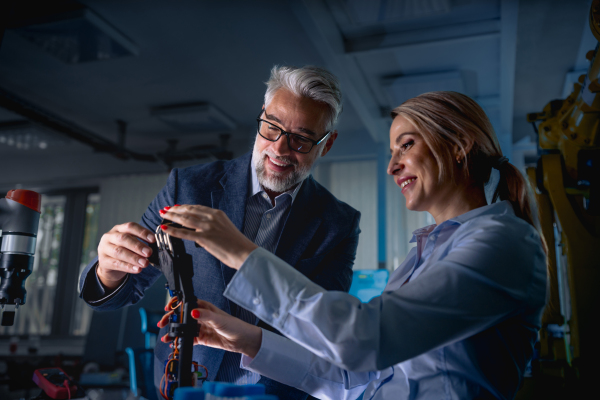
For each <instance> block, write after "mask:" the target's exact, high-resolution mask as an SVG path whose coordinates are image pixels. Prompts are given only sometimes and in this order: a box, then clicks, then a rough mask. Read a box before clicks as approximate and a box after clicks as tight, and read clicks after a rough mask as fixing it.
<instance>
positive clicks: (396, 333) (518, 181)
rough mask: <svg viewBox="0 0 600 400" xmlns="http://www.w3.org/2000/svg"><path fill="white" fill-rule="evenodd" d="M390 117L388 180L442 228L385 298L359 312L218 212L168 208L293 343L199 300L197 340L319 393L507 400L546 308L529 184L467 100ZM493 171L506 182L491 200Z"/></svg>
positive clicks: (409, 107) (434, 102)
mask: <svg viewBox="0 0 600 400" xmlns="http://www.w3.org/2000/svg"><path fill="white" fill-rule="evenodd" d="M392 117H393V123H392V126H391V129H390V149H391V153H392V158H391V161H390V164H389V167H388V174H390V175H391V176H392V177H393V179H394V181H395V182H396V183H397V184H398V186H399V187H400V190H402V194H403V195H404V196H405V198H406V207H407V208H408V209H410V210H416V211H427V212H429V213H430V214H431V215H432V216H433V217H434V219H435V222H436V223H435V225H431V226H426V227H423V228H421V229H418V230H417V231H415V232H414V238H413V239H414V240H415V241H416V243H417V246H416V247H415V248H413V250H412V251H411V252H410V254H409V255H408V256H407V258H406V260H405V261H404V262H403V263H402V264H401V265H400V266H399V267H398V268H397V269H396V270H395V271H394V272H393V274H392V275H391V277H390V280H389V283H388V285H387V287H386V289H385V291H384V293H383V294H382V295H381V296H379V297H376V298H374V299H372V300H371V301H370V302H369V303H367V304H362V303H361V302H360V301H359V300H358V299H356V298H354V297H352V296H351V295H349V294H346V293H342V292H327V291H325V290H324V289H323V288H321V287H319V286H317V285H315V284H314V283H312V282H311V281H310V280H308V279H307V278H305V277H304V276H303V275H302V274H301V273H299V272H298V271H296V270H295V269H294V268H293V267H291V266H289V265H287V264H286V263H285V262H283V261H282V260H280V259H278V258H277V257H276V256H274V255H273V254H271V253H269V252H267V251H265V250H264V249H261V248H258V247H257V246H256V245H254V244H253V243H252V242H250V241H249V240H248V239H246V238H245V237H244V236H243V235H242V234H241V233H239V231H237V230H236V229H235V227H233V225H232V224H231V222H230V221H229V220H228V219H227V217H226V216H224V215H223V214H222V213H220V212H219V211H218V210H213V209H210V208H206V207H201V206H191V205H183V206H178V207H173V208H171V209H170V210H169V212H168V213H167V214H166V215H165V217H166V218H167V219H170V220H173V221H175V222H178V223H180V224H182V225H184V226H186V227H188V228H191V229H192V230H182V229H175V228H172V227H166V226H165V227H163V228H165V229H166V231H167V232H168V233H169V234H171V235H173V236H176V237H181V238H183V239H188V240H193V241H195V242H196V243H198V244H199V245H201V246H204V247H205V248H206V249H207V250H208V251H209V252H211V253H212V254H213V255H214V256H215V257H217V258H219V259H220V260H221V261H222V262H223V263H225V264H226V265H228V266H230V267H231V268H234V269H236V270H238V272H236V274H235V276H234V278H233V279H232V280H231V282H230V283H229V286H228V287H227V289H226V291H225V296H226V297H228V298H229V299H230V300H232V301H234V302H235V303H237V304H239V305H240V306H242V307H244V308H246V309H248V310H250V311H252V312H253V313H254V314H255V315H256V316H257V317H258V318H260V319H262V320H263V321H265V322H267V323H268V324H270V325H272V326H273V327H275V328H276V329H278V330H279V331H281V332H282V333H283V334H284V335H285V336H286V337H287V338H285V337H281V336H278V335H275V334H273V333H271V332H268V331H264V330H261V329H260V328H258V327H256V326H254V325H251V324H247V323H245V322H242V321H240V320H238V319H235V318H234V317H231V316H230V315H228V314H226V313H224V312H222V311H221V310H219V309H218V308H216V307H214V306H213V305H211V304H209V303H206V302H199V308H198V309H197V310H194V311H193V314H192V315H193V316H194V317H195V318H197V319H198V321H199V322H200V323H201V324H202V327H201V332H200V335H199V337H198V338H197V339H196V343H197V344H202V345H207V346H213V347H220V348H224V349H226V350H229V351H235V352H239V353H242V354H243V355H244V356H243V357H242V364H243V366H244V367H245V368H248V369H250V370H253V371H255V372H258V373H260V374H261V375H266V376H268V377H271V378H273V379H275V380H278V381H280V382H282V383H285V384H287V385H291V386H294V387H297V388H299V389H301V390H303V391H305V392H308V393H310V394H312V395H313V396H315V397H317V398H321V399H355V398H357V397H358V396H359V395H360V394H361V393H363V391H364V399H487V398H498V399H510V398H513V397H514V396H515V393H516V392H517V390H518V388H519V385H520V382H521V379H522V375H523V372H524V370H525V368H526V366H527V364H528V363H529V361H530V360H531V358H532V355H533V346H534V343H535V342H536V338H537V331H538V329H539V328H540V326H541V316H542V311H543V308H544V304H545V300H546V254H545V250H544V248H545V247H544V244H543V242H542V239H541V238H540V235H539V234H538V231H537V230H536V228H535V227H534V225H533V221H532V210H531V205H530V202H529V197H528V191H527V187H526V182H525V180H524V178H523V177H522V175H521V174H520V173H519V171H518V170H517V169H516V168H515V167H514V166H513V165H512V164H510V163H509V162H508V160H507V159H506V158H505V157H503V156H502V152H501V150H500V146H499V144H498V141H497V138H496V136H495V134H494V131H493V129H492V126H491V124H490V122H489V120H488V118H487V117H486V115H485V113H484V112H483V110H482V109H481V108H480V107H479V105H477V103H476V102H475V101H473V100H472V99H470V98H469V97H467V96H464V95H462V94H459V93H454V92H431V93H426V94H423V95H421V96H418V97H416V98H413V99H411V100H408V101H406V102H405V103H403V104H402V105H400V106H399V107H397V108H396V109H394V110H393V112H392ZM282 128H283V127H282ZM492 168H495V169H497V170H498V171H499V183H498V187H497V189H496V193H495V196H494V197H495V198H494V201H493V202H492V204H487V201H486V197H485V192H484V185H485V184H486V182H487V181H488V180H489V178H490V173H491V170H492ZM496 200H498V201H496ZM161 323H162V324H165V323H166V318H165V319H163V321H162V322H161Z"/></svg>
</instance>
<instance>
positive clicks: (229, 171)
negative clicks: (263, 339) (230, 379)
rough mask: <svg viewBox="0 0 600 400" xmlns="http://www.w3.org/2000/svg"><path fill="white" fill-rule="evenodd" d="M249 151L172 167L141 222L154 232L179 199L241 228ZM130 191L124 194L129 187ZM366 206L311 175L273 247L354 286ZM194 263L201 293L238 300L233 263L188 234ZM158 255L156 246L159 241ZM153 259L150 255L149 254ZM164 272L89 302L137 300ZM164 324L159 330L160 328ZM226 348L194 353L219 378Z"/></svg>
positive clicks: (312, 270) (340, 284) (106, 305)
mask: <svg viewBox="0 0 600 400" xmlns="http://www.w3.org/2000/svg"><path fill="white" fill-rule="evenodd" d="M251 156H252V155H251V154H250V153H248V154H246V155H244V156H242V157H240V158H237V159H235V160H232V161H216V162H213V163H210V164H202V165H197V166H193V167H189V168H185V169H174V170H173V171H172V172H171V175H170V176H169V179H168V181H167V185H166V186H165V187H164V188H163V189H162V191H161V192H160V193H159V194H158V196H157V197H156V198H155V199H154V201H152V203H151V204H150V205H149V206H148V209H147V210H146V212H145V214H144V215H143V217H142V220H141V224H142V225H143V226H144V227H146V228H148V229H150V230H151V231H153V232H154V230H155V229H156V227H157V226H158V224H160V222H161V220H162V218H161V216H160V214H159V213H158V210H161V209H163V208H164V207H165V206H172V205H174V204H201V205H205V206H209V207H212V208H216V209H220V210H222V211H224V212H225V214H226V215H227V216H228V217H229V218H230V219H231V221H232V222H233V224H234V225H235V226H236V227H237V228H238V229H239V230H240V231H243V223H244V214H245V210H246V200H247V198H248V193H249V186H250V184H251V183H250V182H251V178H250V174H251V170H250V161H251ZM124 195H126V194H124ZM359 220H360V213H359V212H358V211H356V210H355V209H353V208H352V207H350V206H349V205H347V204H346V203H343V202H341V201H339V200H337V199H336V198H335V197H334V196H333V195H332V194H331V193H329V192H328V191H327V190H326V189H325V188H324V187H323V186H321V185H320V184H319V183H317V182H316V181H315V180H314V179H313V178H312V176H309V177H308V178H307V179H306V180H305V181H304V182H303V183H302V186H301V188H300V191H299V192H298V194H297V196H296V199H295V200H294V202H293V204H292V208H291V210H290V213H289V214H288V217H287V221H286V222H285V226H284V228H283V231H282V233H281V237H280V240H279V244H278V246H277V250H276V252H275V254H276V255H277V256H278V257H280V258H281V259H283V260H285V261H286V262H287V263H288V264H290V265H293V266H294V267H295V268H296V269H298V270H299V271H300V272H302V273H303V274H304V275H306V276H307V277H308V278H310V279H311V280H312V281H314V282H315V283H317V284H319V285H320V286H322V287H323V288H325V289H327V290H340V291H346V292H347V291H348V290H349V289H350V284H351V282H352V265H353V263H354V258H355V256H356V247H357V245H358V235H359V233H360V229H359V226H358V225H359ZM184 242H185V248H186V251H187V252H188V254H191V255H192V258H193V263H194V277H193V281H194V289H195V294H196V296H197V297H198V298H200V299H203V300H206V301H209V302H211V303H213V304H214V305H216V306H217V307H219V308H220V309H222V310H224V311H226V312H228V313H230V314H231V313H232V309H235V307H236V305H235V304H234V303H230V302H229V300H227V299H226V298H225V297H223V291H224V290H225V287H226V286H227V284H228V283H229V281H230V280H231V278H232V277H233V275H234V273H235V270H234V269H232V268H229V267H227V266H226V265H224V264H223V263H221V262H220V261H219V260H217V259H216V258H214V257H213V256H212V255H210V254H209V253H208V252H207V251H206V250H204V249H202V248H198V247H196V246H195V244H194V243H193V242H190V241H184ZM154 250H155V251H154V254H153V256H155V255H156V248H154ZM151 261H152V259H151ZM95 264H96V260H94V261H92V262H91V263H90V264H89V265H88V266H87V267H86V269H85V270H84V271H83V273H82V274H81V278H80V287H81V288H82V289H81V292H82V293H83V292H84V290H85V286H86V281H87V279H86V278H92V276H91V275H90V276H88V274H94V273H95V270H94V269H93V267H94V265H95ZM160 274H161V272H160V271H159V270H158V269H155V268H153V267H147V268H145V269H144V270H143V271H142V272H141V273H140V274H137V275H136V274H131V275H128V277H127V279H126V281H125V283H124V284H123V285H122V286H121V287H120V288H119V290H118V291H117V292H116V293H114V294H113V295H111V297H110V298H108V299H107V300H106V301H104V302H99V303H94V304H90V305H91V306H92V308H94V309H95V310H114V309H117V308H120V307H123V306H126V305H130V304H134V303H136V302H137V301H139V300H140V299H141V298H142V296H143V295H144V291H145V290H146V289H147V288H148V287H150V286H151V285H152V284H153V283H154V282H155V281H156V279H157V278H158V277H159V276H160ZM165 333H166V328H163V330H162V331H161V334H160V335H161V336H162V335H164V334H165ZM170 352H171V350H170V348H169V345H168V344H165V343H162V342H161V341H158V342H157V345H156V348H155V351H154V353H155V356H156V359H155V384H156V385H158V382H160V378H162V374H163V373H164V362H165V360H166V359H167V356H168V354H169V353H170ZM223 355H224V351H223V350H218V349H212V348H209V347H205V346H194V355H193V360H194V361H197V362H198V363H200V364H202V365H204V366H206V368H208V372H209V380H214V379H215V376H216V374H217V372H218V370H219V366H220V364H221V360H222V359H223ZM260 383H263V384H265V385H266V386H267V390H268V392H270V393H271V394H276V395H278V396H279V398H280V399H304V398H306V394H305V393H303V392H300V391H298V390H297V389H293V388H290V387H289V386H285V385H282V384H280V383H277V382H274V381H271V380H270V379H267V378H265V377H262V378H261V380H260Z"/></svg>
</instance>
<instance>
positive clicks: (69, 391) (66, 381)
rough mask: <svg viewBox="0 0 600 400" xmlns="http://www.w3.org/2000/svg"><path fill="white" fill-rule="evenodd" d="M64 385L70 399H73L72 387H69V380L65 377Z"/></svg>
mask: <svg viewBox="0 0 600 400" xmlns="http://www.w3.org/2000/svg"><path fill="white" fill-rule="evenodd" d="M63 386H64V387H66V388H67V393H68V394H69V397H68V398H69V399H71V388H70V387H69V380H68V379H65V381H64V382H63Z"/></svg>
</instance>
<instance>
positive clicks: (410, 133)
mask: <svg viewBox="0 0 600 400" xmlns="http://www.w3.org/2000/svg"><path fill="white" fill-rule="evenodd" d="M406 135H417V133H416V132H404V133H401V134H400V135H398V137H397V138H396V143H398V142H399V141H400V140H401V139H402V138H403V137H404V136H406Z"/></svg>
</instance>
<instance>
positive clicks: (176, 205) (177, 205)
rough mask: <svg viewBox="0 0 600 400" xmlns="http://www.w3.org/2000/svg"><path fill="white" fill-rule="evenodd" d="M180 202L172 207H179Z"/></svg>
mask: <svg viewBox="0 0 600 400" xmlns="http://www.w3.org/2000/svg"><path fill="white" fill-rule="evenodd" d="M180 205H181V204H175V205H174V206H173V207H179V206H180Z"/></svg>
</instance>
